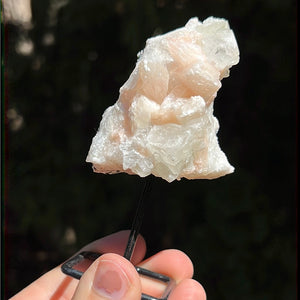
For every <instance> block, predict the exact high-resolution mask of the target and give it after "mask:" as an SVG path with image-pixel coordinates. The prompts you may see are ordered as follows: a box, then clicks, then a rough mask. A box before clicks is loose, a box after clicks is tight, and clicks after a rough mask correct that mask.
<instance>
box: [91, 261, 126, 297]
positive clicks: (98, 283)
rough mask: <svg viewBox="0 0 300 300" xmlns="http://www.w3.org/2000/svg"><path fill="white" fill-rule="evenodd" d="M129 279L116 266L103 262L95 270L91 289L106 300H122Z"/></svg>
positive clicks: (112, 263) (109, 262) (110, 262)
mask: <svg viewBox="0 0 300 300" xmlns="http://www.w3.org/2000/svg"><path fill="white" fill-rule="evenodd" d="M129 283H130V282H129V279H128V277H127V275H126V273H125V272H124V270H123V269H122V267H121V266H119V265H118V264H116V263H114V262H112V261H109V260H103V261H100V262H99V264H98V267H97V270H96V274H95V278H94V282H93V288H94V290H95V291H96V293H98V294H99V295H100V296H101V297H106V298H107V299H113V300H119V299H122V298H123V296H124V295H125V294H126V292H127V290H128V289H129Z"/></svg>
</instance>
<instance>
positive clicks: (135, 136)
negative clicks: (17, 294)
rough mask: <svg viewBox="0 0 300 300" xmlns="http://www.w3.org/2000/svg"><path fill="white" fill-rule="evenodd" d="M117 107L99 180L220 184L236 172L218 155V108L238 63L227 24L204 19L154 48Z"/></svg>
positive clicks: (108, 125)
mask: <svg viewBox="0 0 300 300" xmlns="http://www.w3.org/2000/svg"><path fill="white" fill-rule="evenodd" d="M138 56H139V58H138V61H137V64H136V66H135V69H134V70H133V72H132V74H131V75H130V77H129V79H128V80H127V82H125V84H124V85H123V86H122V87H121V89H120V96H119V99H118V100H117V102H116V103H115V104H114V105H113V106H110V107H109V108H107V109H106V111H105V112H104V114H103V118H102V120H101V123H100V127H99V130H98V132H97V134H96V136H95V137H94V138H93V142H92V145H91V147H90V150H89V153H88V156H87V160H86V161H87V162H91V163H93V168H94V171H95V172H99V173H116V172H126V173H128V174H138V175H139V176H142V177H144V176H147V175H149V174H153V175H155V176H158V177H162V178H163V179H165V180H167V181H168V182H171V181H173V180H175V179H180V178H181V177H185V178H188V179H197V178H199V179H213V178H217V177H220V176H223V175H226V174H228V173H232V172H233V171H234V168H233V167H232V166H231V165H230V164H229V162H228V160H227V158H226V156H225V154H224V153H223V152H222V150H221V149H220V147H219V143H218V139H217V136H216V134H217V132H218V129H219V123H218V120H217V119H216V118H215V117H214V116H213V101H214V99H215V97H216V95H217V91H218V90H219V89H220V87H221V79H222V78H224V77H227V76H229V68H230V67H231V66H233V65H235V64H237V63H238V62H239V49H238V45H237V42H236V39H235V36H234V33H233V31H232V30H231V29H230V28H229V25H228V22H227V21H226V20H225V19H220V18H214V17H209V18H208V19H206V20H205V21H204V22H203V23H202V22H200V21H199V20H198V19H197V18H192V19H190V20H189V21H188V23H187V24H186V25H185V27H182V28H179V29H177V30H174V31H171V32H169V33H167V34H164V35H160V36H156V37H153V38H150V39H148V40H147V43H146V47H145V49H144V50H143V51H142V52H140V53H139V54H138Z"/></svg>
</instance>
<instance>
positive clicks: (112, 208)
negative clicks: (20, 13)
mask: <svg viewBox="0 0 300 300" xmlns="http://www.w3.org/2000/svg"><path fill="white" fill-rule="evenodd" d="M210 15H213V16H216V17H224V18H226V19H228V20H229V22H230V25H231V27H232V28H233V30H234V32H235V35H236V38H237V41H238V44H239V47H240V52H241V61H240V63H239V65H237V66H234V67H233V68H232V70H231V76H230V78H229V79H224V80H223V87H222V88H221V90H220V91H219V93H218V97H217V99H216V102H215V115H216V116H217V118H218V119H219V122H220V125H221V127H220V131H219V134H218V136H219V141H220V144H221V147H222V149H223V150H224V152H225V153H226V154H227V156H228V159H229V161H230V162H231V163H232V164H233V165H234V166H235V167H236V170H235V173H234V174H232V175H228V176H225V177H224V178H220V179H216V180H212V181H207V180H198V181H197V180H194V181H188V180H181V181H179V182H173V183H171V184H169V183H167V182H163V181H162V180H160V179H155V182H154V186H153V190H152V194H151V198H150V199H149V201H148V204H147V208H146V213H145V219H144V223H143V226H142V230H141V231H142V234H143V235H144V237H145V239H146V241H147V242H148V248H149V250H148V255H151V254H153V253H155V252H157V251H159V250H160V249H163V248H178V249H181V250H183V251H184V252H186V253H187V254H188V255H189V256H190V257H191V259H192V260H193V262H194V267H195V276H194V277H195V279H197V280H198V281H200V282H201V283H202V284H203V286H204V287H205V289H206V292H207V296H208V299H243V300H247V299H251V300H252V299H255V300H260V299H263V300H268V299H270V300H271V299H272V300H275V299H295V298H296V233H295V227H296V225H295V215H296V214H295V207H296V203H295V201H296V195H295V191H296V188H295V186H296V176H295V175H296V146H295V145H296V117H295V116H296V112H295V111H296V79H295V78H296V59H295V58H296V3H295V1H292V0H286V1H279V0H268V1H258V0H251V1H250V0H245V1H237V0H203V1H197V0H181V1H180V0H177V1H171V0H157V1H152V0H144V1H138V0H115V1H113V0H111V1H105V0H85V1H79V0H69V1H59V0H33V1H32V18H33V19H32V25H33V26H32V28H30V29H27V30H25V29H22V28H21V27H19V26H16V25H15V24H10V23H7V24H5V35H6V44H5V56H6V61H5V73H6V82H5V83H6V88H5V102H4V103H3V107H4V108H5V110H6V115H5V118H4V122H5V124H4V125H5V126H6V136H5V140H4V143H5V149H6V152H5V175H6V176H5V186H6V190H5V196H6V199H5V202H4V204H5V233H6V236H5V246H6V247H5V254H6V261H5V262H6V269H5V270H6V275H5V277H6V281H7V285H6V295H7V296H11V295H13V294H14V293H16V292H17V291H19V290H20V289H21V288H23V287H24V286H26V285H27V284H28V283H30V282H31V281H32V280H34V279H35V278H37V277H39V276H40V275H41V274H42V273H43V272H45V271H47V270H49V269H50V268H52V267H54V266H55V265H56V264H58V263H60V262H61V261H63V260H65V259H66V258H67V257H68V256H70V255H71V254H72V253H74V251H76V250H77V249H79V248H80V247H81V246H83V245H85V244H86V243H88V242H90V241H92V240H94V239H97V238H99V237H102V236H104V235H107V234H110V233H112V232H115V231H118V230H120V229H125V228H130V225H131V221H132V218H133V215H134V210H135V206H136V201H137V198H138V194H139V192H140V189H141V185H142V183H141V179H140V178H138V177H136V176H129V175H127V174H119V175H111V176H109V175H100V174H94V173H93V172H92V169H91V166H90V165H88V164H86V163H85V157H86V155H87V152H88V149H89V146H90V143H91V139H92V137H93V136H94V134H95V132H96V130H97V128H98V125H99V122H100V119H101V115H102V113H103V112H104V110H105V109H106V108H107V107H108V106H109V105H112V104H113V103H114V102H115V101H116V99H117V98H118V90H119V88H120V86H121V85H122V84H123V83H124V82H125V81H126V79H127V78H128V75H129V74H130V72H131V71H132V69H133V67H134V64H135V62H136V54H137V53H138V52H139V51H140V50H141V49H143V47H144V45H145V41H146V39H147V38H148V37H150V36H152V35H154V34H159V33H165V32H167V31H169V30H172V29H175V28H177V27H180V26H183V25H184V24H185V23H186V22H187V20H188V19H189V18H190V17H193V16H198V17H199V19H200V20H204V19H205V18H206V17H208V16H210ZM22 39H23V40H24V39H26V40H31V41H32V43H33V45H34V49H33V52H32V53H30V54H29V55H23V54H21V53H20V52H18V51H17V45H18V43H19V42H20V40H22Z"/></svg>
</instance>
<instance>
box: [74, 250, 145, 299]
mask: <svg viewBox="0 0 300 300" xmlns="http://www.w3.org/2000/svg"><path fill="white" fill-rule="evenodd" d="M72 299H73V300H82V299H89V300H107V299H112V300H140V299H141V282H140V278H139V275H138V273H137V271H136V270H135V268H134V266H133V265H132V264H131V263H130V262H129V261H128V260H127V259H125V258H124V257H122V256H120V255H118V254H113V253H107V254H103V255H101V256H100V257H99V258H98V259H97V260H96V261H95V262H94V263H93V264H92V265H91V266H90V267H89V268H88V269H87V271H86V272H85V273H84V274H83V276H82V277H81V279H80V281H79V284H78V286H77V289H76V291H75V294H74V296H73V298H72Z"/></svg>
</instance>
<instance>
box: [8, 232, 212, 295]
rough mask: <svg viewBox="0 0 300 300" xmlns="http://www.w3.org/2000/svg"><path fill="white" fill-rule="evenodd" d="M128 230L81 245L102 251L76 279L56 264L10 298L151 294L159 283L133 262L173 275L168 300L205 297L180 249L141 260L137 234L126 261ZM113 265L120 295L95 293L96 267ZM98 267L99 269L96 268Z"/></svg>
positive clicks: (141, 244)
mask: <svg viewBox="0 0 300 300" xmlns="http://www.w3.org/2000/svg"><path fill="white" fill-rule="evenodd" d="M128 235H129V231H120V232H117V233H114V234H111V235H109V236H106V237H104V238H101V239H99V240H97V241H95V242H92V243H91V244H89V245H87V246H85V247H84V248H83V249H81V250H80V252H81V251H85V250H86V251H94V252H100V253H104V254H103V255H101V256H100V257H99V258H98V259H97V260H96V261H94V263H93V264H92V265H91V266H90V267H89V268H88V269H87V271H86V272H85V273H84V275H83V276H82V277H81V279H80V280H79V281H78V280H76V279H73V278H71V277H69V276H66V275H64V274H63V273H62V272H61V270H60V266H57V267H56V268H54V269H53V270H51V271H49V272H48V273H46V274H45V275H43V276H42V277H40V278H38V279H37V280H36V281H34V282H33V283H31V284H30V285H29V286H27V287H26V288H24V289H23V290H22V291H21V292H19V293H18V294H16V295H15V296H14V297H12V298H11V299H10V300H24V299H31V300H35V299H36V300H46V299H47V300H57V299H64V300H70V299H73V300H79V299H89V300H99V299H103V300H104V299H122V300H129V299H130V300H140V299H141V292H143V293H147V294H150V295H153V296H155V294H156V293H157V291H159V290H161V289H162V287H161V285H158V284H157V283H155V282H154V281H148V280H144V279H142V278H141V277H140V275H139V274H138V273H137V272H136V269H135V268H134V266H133V264H134V265H138V266H141V267H143V268H146V269H148V270H151V271H154V272H157V273H161V274H164V275H167V276H169V277H171V278H173V279H174V280H175V282H176V285H175V288H173V290H172V292H171V294H170V295H169V297H168V300H206V294H205V291H204V289H203V287H202V286H201V284H200V283H198V282H197V281H196V280H194V279H192V276H193V264H192V262H191V260H190V259H189V257H188V256H187V255H186V254H184V253H183V252H181V251H179V250H175V249H169V250H163V251H160V252H158V253H157V254H155V255H153V256H152V257H150V258H148V259H146V260H144V261H142V260H143V258H144V256H145V253H146V243H145V241H144V239H143V238H142V237H141V236H139V237H138V239H137V243H136V247H135V250H134V253H133V256H132V263H131V262H129V261H128V260H126V259H125V258H124V257H123V256H122V255H123V254H124V250H125V245H126V242H127V239H128ZM102 266H104V268H105V266H113V267H114V268H115V270H116V273H119V275H120V276H121V278H123V279H124V280H123V281H124V282H125V285H123V286H125V287H124V289H123V290H124V293H123V294H122V295H121V296H120V295H117V296H105V295H101V294H100V295H99V293H98V292H97V288H96V289H95V285H94V283H93V282H95V276H96V275H97V272H99V270H101V268H100V267H102ZM98 267H99V268H98Z"/></svg>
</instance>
